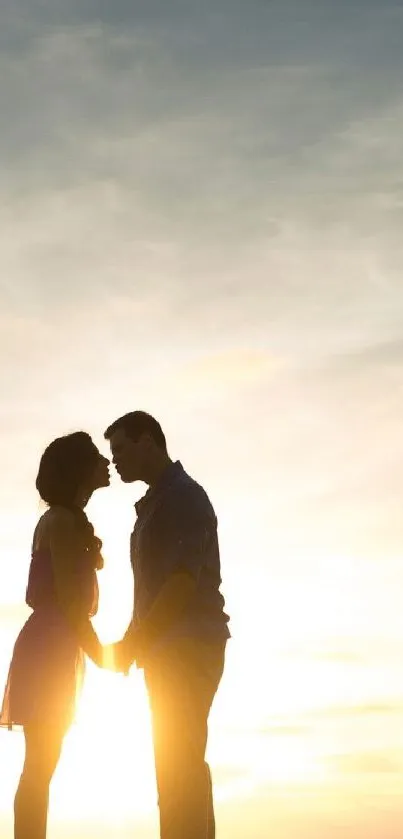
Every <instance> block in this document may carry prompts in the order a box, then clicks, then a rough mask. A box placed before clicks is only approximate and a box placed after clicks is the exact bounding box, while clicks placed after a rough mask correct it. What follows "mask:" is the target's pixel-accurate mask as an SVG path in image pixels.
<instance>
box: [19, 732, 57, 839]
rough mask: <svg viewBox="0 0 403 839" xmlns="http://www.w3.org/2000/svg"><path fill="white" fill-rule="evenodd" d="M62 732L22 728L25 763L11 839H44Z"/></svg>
mask: <svg viewBox="0 0 403 839" xmlns="http://www.w3.org/2000/svg"><path fill="white" fill-rule="evenodd" d="M64 734H65V730H64V729H62V728H61V727H59V726H56V725H54V726H52V725H43V724H40V725H39V724H35V723H30V724H29V725H26V726H24V736H25V760H24V766H23V770H22V775H21V778H20V782H19V785H18V789H17V792H16V796H15V800H14V839H45V837H46V824H47V817H48V803H49V784H50V782H51V780H52V777H53V773H54V771H55V769H56V766H57V764H58V761H59V757H60V753H61V750H62V744H63V737H64Z"/></svg>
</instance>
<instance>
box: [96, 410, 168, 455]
mask: <svg viewBox="0 0 403 839" xmlns="http://www.w3.org/2000/svg"><path fill="white" fill-rule="evenodd" d="M115 431H124V432H125V434H126V436H127V437H129V438H130V440H133V442H137V440H138V439H139V437H141V435H142V434H149V435H150V437H152V439H153V440H154V442H155V443H156V445H157V446H158V447H159V448H160V449H162V451H164V452H166V450H167V441H166V439H165V434H164V432H163V430H162V428H161V426H160V424H159V422H158V421H157V420H156V419H155V418H154V417H152V416H151V414H147V413H146V411H131V412H130V413H129V414H124V416H123V417H119V418H118V419H117V420H115V422H113V423H112V424H111V425H110V426H109V427H108V428H107V429H106V431H105V434H104V437H105V439H106V440H110V439H111V437H112V434H114V433H115Z"/></svg>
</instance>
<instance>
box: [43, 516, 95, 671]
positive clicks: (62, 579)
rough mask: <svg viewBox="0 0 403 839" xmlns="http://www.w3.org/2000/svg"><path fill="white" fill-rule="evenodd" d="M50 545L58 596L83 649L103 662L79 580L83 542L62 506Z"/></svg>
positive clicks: (53, 524) (51, 522) (51, 525)
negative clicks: (81, 595) (79, 586)
mask: <svg viewBox="0 0 403 839" xmlns="http://www.w3.org/2000/svg"><path fill="white" fill-rule="evenodd" d="M48 524H49V546H50V551H51V557H52V567H53V574H54V582H55V591H56V597H57V600H58V602H59V605H60V607H61V609H62V610H63V612H64V614H65V616H66V618H67V620H68V621H69V623H70V625H71V627H72V629H73V630H74V632H75V633H76V635H77V638H78V643H79V644H80V646H81V647H82V648H83V650H84V652H86V653H87V655H88V656H89V657H90V658H91V659H92V660H93V661H95V663H96V664H98V665H100V666H101V665H102V647H101V644H100V641H99V639H98V636H97V634H96V632H95V631H94V629H93V627H92V624H91V621H90V619H89V616H88V613H86V611H85V608H84V604H83V600H82V597H80V591H79V590H78V581H79V579H80V575H79V573H77V572H78V570H79V569H78V567H77V564H78V563H79V562H80V561H82V556H80V554H82V553H83V542H82V537H81V534H80V532H79V530H78V528H77V523H76V520H75V517H74V513H72V512H70V511H69V510H67V509H64V508H62V507H59V508H57V509H54V510H52V511H51V512H50V515H49V520H48Z"/></svg>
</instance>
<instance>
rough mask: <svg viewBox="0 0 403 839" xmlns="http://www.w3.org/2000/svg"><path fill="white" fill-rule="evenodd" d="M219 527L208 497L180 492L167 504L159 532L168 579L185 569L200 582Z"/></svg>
mask: <svg viewBox="0 0 403 839" xmlns="http://www.w3.org/2000/svg"><path fill="white" fill-rule="evenodd" d="M216 527H217V523H216V518H215V515H214V512H213V510H212V508H211V506H210V505H209V502H208V499H207V498H203V497H199V496H198V495H197V494H196V493H192V494H189V495H186V494H184V493H178V495H177V496H176V497H174V498H173V499H172V500H171V501H170V503H169V504H167V508H166V511H165V515H164V525H163V527H162V529H161V534H160V538H161V544H160V552H161V556H162V557H163V563H162V565H163V571H164V577H165V579H167V578H168V577H170V576H171V575H172V574H175V573H180V572H185V573H188V574H190V575H191V576H192V577H193V578H194V579H195V580H196V582H197V581H198V579H199V576H200V571H201V569H202V567H203V564H204V562H205V557H206V552H207V551H208V546H209V544H210V542H211V539H212V537H213V535H214V532H215V530H216Z"/></svg>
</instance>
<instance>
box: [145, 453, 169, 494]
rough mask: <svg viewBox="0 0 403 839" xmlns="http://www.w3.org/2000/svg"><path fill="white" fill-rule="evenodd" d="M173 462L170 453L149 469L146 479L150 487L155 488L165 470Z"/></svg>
mask: <svg viewBox="0 0 403 839" xmlns="http://www.w3.org/2000/svg"><path fill="white" fill-rule="evenodd" d="M172 463H173V461H172V460H171V458H170V457H169V456H168V455H166V456H165V457H163V458H161V459H160V460H158V462H157V463H155V464H153V466H152V467H151V468H150V469H149V473H148V475H147V481H146V483H147V484H148V486H149V487H150V489H153V487H155V485H156V484H158V482H159V480H160V479H161V477H162V475H163V474H164V472H165V470H166V469H167V468H168V466H170V465H171V464H172Z"/></svg>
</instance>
